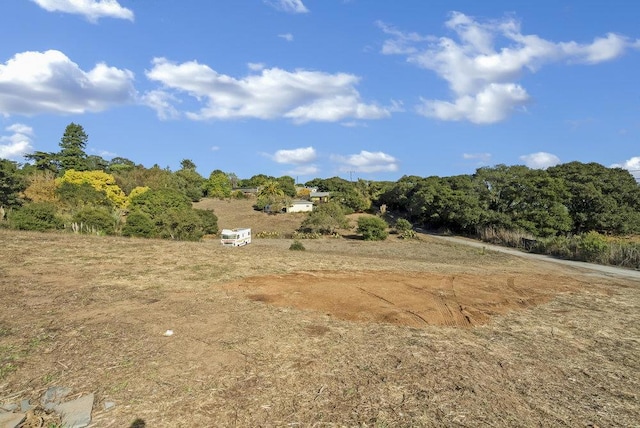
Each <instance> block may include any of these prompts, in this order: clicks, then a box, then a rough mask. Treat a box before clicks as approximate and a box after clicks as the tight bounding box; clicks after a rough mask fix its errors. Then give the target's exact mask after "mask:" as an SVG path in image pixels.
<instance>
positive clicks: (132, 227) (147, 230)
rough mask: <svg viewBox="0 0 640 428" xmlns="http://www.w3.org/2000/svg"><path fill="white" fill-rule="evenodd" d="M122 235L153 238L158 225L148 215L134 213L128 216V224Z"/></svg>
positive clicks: (139, 212) (138, 212)
mask: <svg viewBox="0 0 640 428" xmlns="http://www.w3.org/2000/svg"><path fill="white" fill-rule="evenodd" d="M122 235H123V236H137V237H141V238H152V237H154V236H155V235H156V225H155V224H154V223H153V220H151V217H149V216H148V215H147V214H145V213H143V212H141V211H133V212H131V213H129V215H128V216H127V222H126V223H125V225H124V227H123V228H122Z"/></svg>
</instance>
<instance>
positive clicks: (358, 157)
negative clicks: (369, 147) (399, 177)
mask: <svg viewBox="0 0 640 428" xmlns="http://www.w3.org/2000/svg"><path fill="white" fill-rule="evenodd" d="M267 156H268V157H269V158H271V159H272V160H273V161H275V162H277V163H279V164H288V165H295V168H294V169H292V170H290V171H287V173H288V174H292V175H313V174H316V173H318V172H319V168H318V167H317V165H315V164H314V162H315V161H316V160H317V158H318V154H317V153H316V150H315V149H314V148H313V147H311V146H310V147H301V148H298V149H283V150H278V151H276V152H275V153H274V154H273V155H267ZM329 158H330V160H331V161H332V162H333V163H335V164H337V169H338V171H340V172H349V173H351V172H361V173H375V172H394V171H397V170H398V160H397V159H396V158H394V157H393V156H391V155H389V154H386V153H383V152H368V151H366V150H362V151H361V152H360V153H357V154H352V155H348V156H342V155H331V156H330V157H329Z"/></svg>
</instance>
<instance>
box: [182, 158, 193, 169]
mask: <svg viewBox="0 0 640 428" xmlns="http://www.w3.org/2000/svg"><path fill="white" fill-rule="evenodd" d="M180 169H182V170H186V169H190V170H193V171H195V169H196V164H195V163H194V162H193V161H192V160H191V159H182V160H181V161H180Z"/></svg>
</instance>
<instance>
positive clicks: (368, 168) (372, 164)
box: [331, 150, 399, 173]
mask: <svg viewBox="0 0 640 428" xmlns="http://www.w3.org/2000/svg"><path fill="white" fill-rule="evenodd" d="M331 160H332V161H334V162H337V163H338V164H339V169H340V171H342V172H364V173H373V172H394V171H397V170H398V168H399V162H398V160H397V159H396V158H395V157H393V156H391V155H389V154H386V153H383V152H368V151H366V150H362V151H361V152H360V153H358V154H353V155H349V156H340V155H333V156H331Z"/></svg>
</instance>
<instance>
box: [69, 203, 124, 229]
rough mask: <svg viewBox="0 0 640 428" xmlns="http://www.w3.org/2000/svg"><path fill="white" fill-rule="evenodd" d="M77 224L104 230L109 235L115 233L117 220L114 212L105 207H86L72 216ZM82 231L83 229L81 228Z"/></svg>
mask: <svg viewBox="0 0 640 428" xmlns="http://www.w3.org/2000/svg"><path fill="white" fill-rule="evenodd" d="M72 221H73V222H74V223H76V224H81V225H82V227H81V229H84V228H86V230H91V231H97V232H102V233H105V234H107V235H113V234H114V233H115V229H116V224H117V221H116V219H115V218H114V217H113V215H112V213H111V212H110V211H109V210H107V209H105V208H98V207H86V208H83V209H82V210H80V211H78V212H77V213H76V214H75V215H74V216H73V218H72ZM80 232H82V230H80Z"/></svg>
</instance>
